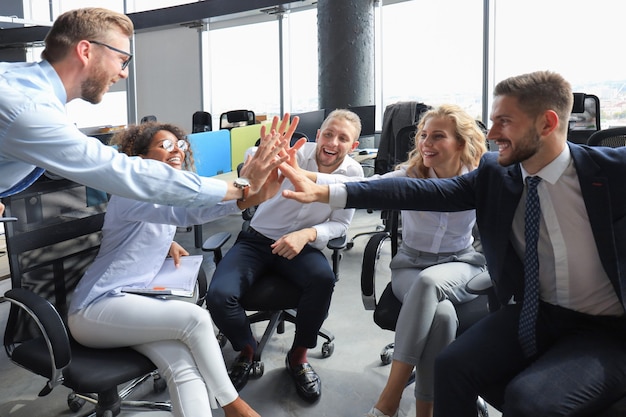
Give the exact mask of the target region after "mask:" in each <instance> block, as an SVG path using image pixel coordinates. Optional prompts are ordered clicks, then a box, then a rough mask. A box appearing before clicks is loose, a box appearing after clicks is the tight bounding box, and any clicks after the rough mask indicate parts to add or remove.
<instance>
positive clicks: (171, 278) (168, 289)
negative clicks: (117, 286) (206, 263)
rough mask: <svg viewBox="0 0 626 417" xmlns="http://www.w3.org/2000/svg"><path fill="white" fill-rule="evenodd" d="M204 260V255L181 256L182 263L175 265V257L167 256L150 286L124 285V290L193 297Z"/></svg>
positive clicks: (136, 292) (146, 293) (135, 292)
mask: <svg viewBox="0 0 626 417" xmlns="http://www.w3.org/2000/svg"><path fill="white" fill-rule="evenodd" d="M202 260H203V257H202V255H190V256H183V257H181V258H180V265H179V266H178V267H176V266H174V259H172V258H165V261H164V262H163V265H162V266H161V269H160V270H159V272H158V273H157V274H156V276H155V277H154V279H153V280H152V282H151V283H150V286H149V287H147V288H142V287H122V292H126V293H131V294H141V295H153V296H167V295H173V296H178V297H193V296H194V295H195V289H196V280H197V279H198V273H199V272H200V267H201V265H202Z"/></svg>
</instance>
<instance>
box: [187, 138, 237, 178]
mask: <svg viewBox="0 0 626 417" xmlns="http://www.w3.org/2000/svg"><path fill="white" fill-rule="evenodd" d="M187 138H188V139H189V143H190V144H191V150H192V151H193V159H194V162H195V166H196V172H197V173H198V175H201V176H203V177H212V176H213V175H218V174H224V173H226V172H230V171H231V152H230V132H229V131H228V130H216V131H212V132H200V133H192V134H190V135H188V136H187Z"/></svg>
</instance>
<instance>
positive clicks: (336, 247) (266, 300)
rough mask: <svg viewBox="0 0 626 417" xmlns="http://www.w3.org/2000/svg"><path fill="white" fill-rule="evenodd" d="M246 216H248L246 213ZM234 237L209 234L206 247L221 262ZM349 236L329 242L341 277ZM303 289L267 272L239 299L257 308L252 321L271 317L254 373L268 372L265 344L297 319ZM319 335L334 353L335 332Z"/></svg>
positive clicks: (324, 349) (324, 352) (245, 306)
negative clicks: (230, 240) (264, 362)
mask: <svg viewBox="0 0 626 417" xmlns="http://www.w3.org/2000/svg"><path fill="white" fill-rule="evenodd" d="M244 219H245V217H244ZM248 224H249V220H245V221H244V223H243V227H244V228H246V227H247V225H248ZM230 238H231V234H230V233H229V232H221V233H217V234H215V235H213V236H211V237H209V238H208V239H207V240H206V241H205V242H204V244H203V245H202V250H203V251H205V252H212V253H213V256H214V261H215V264H216V265H217V264H218V263H219V262H220V260H221V259H222V257H223V254H222V246H223V245H224V244H225V243H226V242H227V241H228V240H229V239H230ZM345 244H346V237H345V236H341V237H338V238H335V239H332V240H330V241H329V242H328V245H327V247H328V248H329V249H330V250H331V251H332V255H331V262H332V268H333V272H334V273H335V277H336V279H337V280H339V262H340V261H341V250H342V249H343V248H344V247H345ZM301 294H302V292H301V290H300V289H299V288H298V287H296V286H295V285H294V284H292V283H291V282H290V281H287V280H285V279H283V278H281V277H279V276H277V275H272V274H270V275H267V276H264V277H263V278H261V279H259V280H257V281H256V282H255V283H254V284H253V285H252V286H251V287H250V288H249V289H248V291H247V292H246V293H245V294H244V295H243V296H242V297H241V299H240V300H239V301H240V303H241V306H242V307H243V309H244V310H245V311H249V312H253V313H251V314H249V315H248V319H249V320H250V323H251V324H252V323H259V322H263V321H267V322H268V324H267V326H266V327H265V330H264V332H263V336H262V337H261V339H260V340H259V344H258V346H257V349H256V352H255V354H254V358H253V362H252V369H251V371H250V375H251V376H252V377H255V378H260V377H261V376H262V375H263V373H264V372H265V365H264V364H263V361H262V358H261V357H262V354H263V349H264V348H265V345H267V342H268V341H269V339H270V338H271V337H272V335H273V334H274V333H278V334H282V333H284V332H285V322H289V323H294V324H295V320H296V308H297V307H298V303H299V300H300V297H301ZM318 336H320V337H322V338H323V339H325V342H324V343H323V344H322V348H321V353H322V357H323V358H327V357H329V356H331V355H332V354H333V352H334V350H335V344H334V343H333V341H334V340H335V336H334V335H333V334H332V333H331V332H329V331H328V330H326V329H324V328H321V329H320V330H319V331H318ZM217 339H218V341H219V343H220V346H221V347H224V346H225V345H226V341H227V339H226V337H225V336H224V335H223V334H222V333H221V332H220V333H219V334H218V335H217Z"/></svg>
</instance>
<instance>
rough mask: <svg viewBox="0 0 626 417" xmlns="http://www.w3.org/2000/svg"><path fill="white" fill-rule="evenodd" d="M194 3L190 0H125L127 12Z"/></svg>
mask: <svg viewBox="0 0 626 417" xmlns="http://www.w3.org/2000/svg"><path fill="white" fill-rule="evenodd" d="M189 3H195V1H190V0H127V1H126V7H127V13H136V12H144V11H146V10H154V9H162V8H164V7H170V6H179V5H181V4H189Z"/></svg>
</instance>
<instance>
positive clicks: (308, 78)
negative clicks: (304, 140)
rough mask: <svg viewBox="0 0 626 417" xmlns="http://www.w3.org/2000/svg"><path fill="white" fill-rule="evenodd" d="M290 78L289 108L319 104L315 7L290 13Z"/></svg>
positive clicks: (303, 108) (295, 109) (294, 110)
mask: <svg viewBox="0 0 626 417" xmlns="http://www.w3.org/2000/svg"><path fill="white" fill-rule="evenodd" d="M287 22H288V35H287V36H288V37H289V42H288V45H289V59H288V60H287V61H288V64H289V74H290V76H289V78H288V80H289V81H288V82H289V85H288V88H287V91H288V93H289V101H290V103H291V106H290V107H291V110H290V111H291V112H292V113H298V112H305V111H310V110H317V109H318V108H319V102H318V90H317V84H318V83H317V74H318V58H317V9H316V8H314V9H310V10H306V11H303V12H292V13H290V14H289V18H288V20H287Z"/></svg>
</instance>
